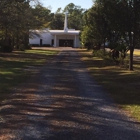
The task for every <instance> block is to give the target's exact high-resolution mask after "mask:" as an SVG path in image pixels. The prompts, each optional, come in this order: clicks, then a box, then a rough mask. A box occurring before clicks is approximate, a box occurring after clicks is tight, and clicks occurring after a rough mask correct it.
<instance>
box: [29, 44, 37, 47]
mask: <svg viewBox="0 0 140 140" xmlns="http://www.w3.org/2000/svg"><path fill="white" fill-rule="evenodd" d="M30 45H31V46H32V47H39V44H30Z"/></svg>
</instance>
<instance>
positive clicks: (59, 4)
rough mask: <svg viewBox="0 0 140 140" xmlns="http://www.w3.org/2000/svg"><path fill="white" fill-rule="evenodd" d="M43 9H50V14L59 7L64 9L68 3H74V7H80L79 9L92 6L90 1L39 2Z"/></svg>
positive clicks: (46, 0) (50, 0)
mask: <svg viewBox="0 0 140 140" xmlns="http://www.w3.org/2000/svg"><path fill="white" fill-rule="evenodd" d="M40 2H41V3H42V4H43V6H44V7H51V11H52V12H56V10H57V9H58V8H59V7H61V8H62V9H64V7H65V6H66V5H68V4H69V3H74V4H75V5H78V6H81V8H85V9H89V8H91V6H92V5H93V2H92V0H40Z"/></svg>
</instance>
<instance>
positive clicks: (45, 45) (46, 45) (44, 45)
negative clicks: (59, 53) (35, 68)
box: [42, 44, 51, 47]
mask: <svg viewBox="0 0 140 140" xmlns="http://www.w3.org/2000/svg"><path fill="white" fill-rule="evenodd" d="M50 46H51V45H50V44H43V45H42V47H50Z"/></svg>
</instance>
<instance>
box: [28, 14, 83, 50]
mask: <svg viewBox="0 0 140 140" xmlns="http://www.w3.org/2000/svg"><path fill="white" fill-rule="evenodd" d="M67 15H68V13H67V12H66V13H65V21H64V30H49V29H43V30H30V32H32V33H33V34H34V37H32V38H29V43H30V44H31V45H34V44H37V45H38V46H45V45H46V46H53V47H74V48H77V47H80V41H79V33H80V30H75V29H68V27H67V25H68V24H67Z"/></svg>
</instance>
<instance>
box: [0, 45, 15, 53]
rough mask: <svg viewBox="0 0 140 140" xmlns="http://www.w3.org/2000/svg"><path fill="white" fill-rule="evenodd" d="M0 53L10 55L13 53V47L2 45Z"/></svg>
mask: <svg viewBox="0 0 140 140" xmlns="http://www.w3.org/2000/svg"><path fill="white" fill-rule="evenodd" d="M0 51H1V52H7V53H11V52H12V51H13V47H12V46H8V45H3V46H0Z"/></svg>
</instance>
